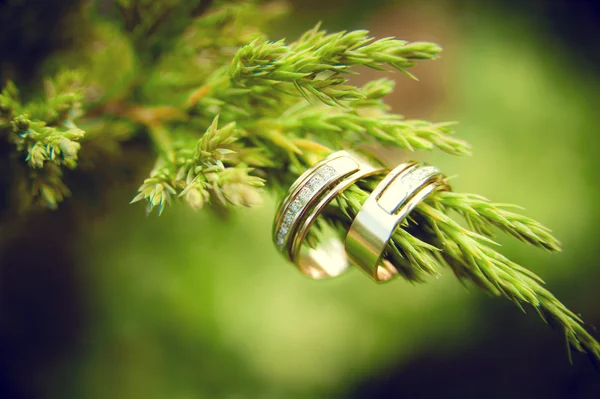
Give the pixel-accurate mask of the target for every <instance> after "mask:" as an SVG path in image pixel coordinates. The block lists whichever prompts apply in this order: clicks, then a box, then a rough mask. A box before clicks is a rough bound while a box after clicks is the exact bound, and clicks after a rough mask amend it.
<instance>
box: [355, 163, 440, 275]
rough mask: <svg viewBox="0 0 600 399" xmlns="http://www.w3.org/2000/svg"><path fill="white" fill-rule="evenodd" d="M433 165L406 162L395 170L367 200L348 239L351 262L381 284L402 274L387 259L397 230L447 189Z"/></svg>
mask: <svg viewBox="0 0 600 399" xmlns="http://www.w3.org/2000/svg"><path fill="white" fill-rule="evenodd" d="M443 185H444V183H443V181H442V178H441V173H440V171H439V170H438V169H437V168H435V167H433V166H425V165H423V164H416V163H404V164H401V165H399V166H398V167H396V168H395V169H394V170H392V171H391V172H390V173H389V174H388V175H387V176H386V177H385V178H384V179H383V180H382V181H381V182H380V183H379V184H378V185H377V187H376V188H375V190H373V192H372V193H371V195H369V197H368V198H367V200H366V201H365V203H364V204H363V206H362V207H361V209H360V211H359V212H358V214H357V215H356V218H355V219H354V221H353V222H352V225H351V226H350V229H349V230H348V235H347V236H346V253H347V256H348V258H349V260H350V261H351V262H352V263H353V264H355V265H356V266H358V267H360V268H361V269H362V270H363V271H365V272H366V273H367V274H368V275H369V277H371V278H372V279H373V280H375V281H377V282H384V281H388V280H390V279H392V278H393V277H394V276H395V275H396V274H397V273H398V272H397V270H396V268H395V267H394V266H393V265H392V264H391V263H390V262H389V261H388V260H386V259H385V258H384V250H385V248H386V246H387V244H388V242H389V241H390V239H391V237H392V235H393V234H394V231H395V230H396V228H397V227H398V226H399V225H400V223H402V221H403V220H404V219H405V218H406V217H407V216H408V215H409V213H410V212H411V211H412V210H413V209H414V208H415V207H416V206H417V205H418V204H419V203H420V202H421V201H423V200H424V199H425V197H427V196H428V195H429V194H431V193H432V192H433V191H434V190H436V189H438V188H439V187H441V186H443Z"/></svg>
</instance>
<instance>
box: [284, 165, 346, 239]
mask: <svg viewBox="0 0 600 399" xmlns="http://www.w3.org/2000/svg"><path fill="white" fill-rule="evenodd" d="M335 175H336V170H335V168H333V167H332V166H330V165H325V166H322V167H321V168H319V170H318V171H317V172H316V173H315V174H314V175H313V176H312V177H311V178H310V179H308V181H307V182H306V183H305V184H304V186H303V187H302V188H301V189H300V190H299V191H298V193H297V194H296V195H295V196H294V198H293V199H292V201H290V203H289V204H288V206H287V207H286V209H285V210H284V212H283V213H282V219H283V221H282V223H281V226H280V227H279V231H277V247H278V248H279V249H280V250H283V244H284V243H285V242H286V241H287V239H288V235H289V232H290V230H291V228H292V226H293V225H294V224H295V223H296V222H297V219H298V215H299V214H300V212H301V211H302V209H303V208H304V206H305V205H306V204H307V203H308V201H309V200H310V199H311V198H312V197H313V196H314V194H315V193H316V192H317V191H319V190H321V189H322V188H323V187H324V186H325V185H327V184H329V182H330V181H331V180H332V178H333V177H334V176H335Z"/></svg>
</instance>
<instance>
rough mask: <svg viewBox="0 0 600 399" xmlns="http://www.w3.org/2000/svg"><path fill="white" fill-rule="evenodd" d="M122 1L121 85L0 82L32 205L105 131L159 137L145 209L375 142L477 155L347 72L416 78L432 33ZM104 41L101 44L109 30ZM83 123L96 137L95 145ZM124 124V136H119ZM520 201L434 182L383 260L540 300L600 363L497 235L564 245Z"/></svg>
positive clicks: (246, 201)
mask: <svg viewBox="0 0 600 399" xmlns="http://www.w3.org/2000/svg"><path fill="white" fill-rule="evenodd" d="M118 3H119V7H120V10H121V12H122V15H123V19H124V22H123V26H124V28H125V29H124V32H122V36H121V37H118V38H112V37H111V39H110V40H121V41H123V43H122V44H123V45H121V46H114V47H113V48H115V49H118V50H119V51H131V52H132V53H131V54H129V53H127V54H126V55H125V56H119V57H114V58H113V59H111V61H112V62H114V63H118V62H119V61H123V62H124V63H125V65H124V66H122V67H117V66H115V67H114V68H111V70H114V73H119V74H122V76H117V77H114V76H111V77H110V79H108V78H107V80H110V82H113V83H114V82H119V83H118V84H121V85H122V86H124V87H119V88H115V87H104V86H103V84H104V83H105V82H104V81H102V78H101V77H102V76H105V75H103V74H101V73H76V72H63V73H59V74H58V75H57V76H56V78H55V79H54V80H51V81H48V82H47V83H46V86H45V91H46V96H45V97H44V98H40V99H38V100H36V101H33V102H28V103H22V102H21V100H20V98H19V92H18V90H17V87H16V85H14V84H13V83H11V82H8V83H7V84H6V85H5V87H4V89H3V91H2V92H1V93H0V139H2V140H5V141H7V142H8V143H9V144H10V145H11V146H12V149H13V152H14V154H15V155H16V157H15V159H18V162H19V163H18V165H19V167H20V168H24V169H25V170H27V172H28V173H27V175H28V180H26V183H27V189H26V190H22V187H20V192H22V193H23V192H24V193H26V194H24V197H22V198H21V199H22V201H23V202H24V203H34V202H39V203H41V204H43V205H45V206H46V207H49V208H55V207H56V206H57V204H58V203H59V202H60V201H61V200H63V198H65V197H66V196H67V195H69V190H68V188H67V187H66V185H65V184H64V181H63V172H64V169H70V168H75V167H77V163H78V160H79V149H80V147H81V146H83V147H84V148H85V147H86V146H92V145H93V142H94V140H101V139H102V137H104V138H105V139H106V140H109V139H110V140H112V139H114V140H115V142H114V146H117V147H118V146H120V143H121V142H122V141H125V140H127V139H128V138H130V137H133V136H135V135H140V136H142V137H145V138H146V139H147V140H148V141H149V142H151V143H152V144H153V145H154V149H155V151H156V162H155V164H154V167H153V168H152V170H151V171H150V175H149V177H148V178H147V179H146V180H145V181H144V182H143V184H142V185H141V187H140V188H139V193H138V195H137V196H136V197H135V198H134V199H133V201H132V202H137V201H146V203H147V207H148V208H147V209H148V211H151V210H153V209H157V210H158V213H159V214H160V213H162V212H163V211H164V210H165V209H166V206H167V205H168V204H169V203H171V202H172V201H173V200H175V199H179V198H181V199H182V200H183V201H185V202H186V203H187V204H188V205H190V206H191V207H192V208H194V209H199V208H201V207H203V206H204V205H205V204H207V203H211V204H215V205H219V206H241V205H243V206H249V205H253V204H255V203H257V202H258V201H259V199H260V190H261V189H262V188H263V187H264V188H265V189H267V190H270V191H273V192H276V193H278V194H282V193H283V192H285V190H286V189H287V187H289V185H290V184H291V183H292V182H293V181H294V180H295V179H296V178H297V177H298V176H299V175H300V174H301V173H302V172H303V171H304V170H306V168H308V167H309V166H311V165H312V164H314V163H315V162H317V161H318V160H319V159H322V158H323V157H325V156H327V155H328V154H329V153H330V152H331V151H332V150H331V149H332V148H336V149H341V148H347V147H354V146H358V145H363V144H377V143H378V144H382V145H385V146H389V145H393V146H396V147H398V148H402V149H406V150H410V151H419V150H435V149H439V150H442V151H444V152H447V153H449V154H452V155H467V154H469V153H470V147H469V145H468V143H466V142H465V141H463V140H460V139H458V138H456V137H454V135H453V133H454V131H453V128H452V126H453V124H452V123H449V122H428V121H420V120H407V119H404V118H402V117H401V116H400V115H396V114H394V113H392V112H390V109H389V107H388V106H387V105H386V104H385V102H384V98H385V96H386V95H388V94H390V93H391V92H392V91H393V88H394V84H393V81H391V80H389V79H386V78H384V79H379V80H374V81H372V82H369V83H367V84H366V85H364V86H362V87H356V86H353V85H351V84H349V82H348V76H349V75H350V74H353V73H357V72H356V67H368V68H372V69H376V70H382V71H400V72H402V73H404V74H406V75H408V76H410V77H412V78H414V76H413V75H412V74H411V73H410V72H409V71H408V70H409V69H410V68H411V67H413V66H414V65H415V64H416V63H417V62H419V61H423V60H432V59H435V58H437V57H438V55H439V53H440V51H441V49H440V47H439V46H438V45H436V44H433V43H425V42H414V43H409V42H406V41H403V40H398V39H395V38H384V39H374V38H372V37H370V36H369V35H368V32H367V31H364V30H359V31H352V32H338V33H332V34H328V33H326V32H325V31H324V30H322V29H321V28H320V26H319V25H317V26H315V27H314V28H313V29H311V30H309V31H308V32H306V33H305V34H304V35H302V36H301V37H300V38H299V39H298V40H296V41H294V42H291V43H289V44H286V42H285V41H283V40H280V41H269V40H267V39H266V35H265V34H264V33H263V32H264V30H263V28H264V25H265V24H266V23H268V21H269V20H270V19H272V18H274V17H276V16H279V15H280V14H282V12H283V11H285V9H286V7H285V6H284V5H281V4H280V3H271V4H267V5H262V4H257V3H254V2H243V3H235V2H233V3H229V2H215V3H214V4H213V5H212V6H210V7H209V8H208V9H205V8H206V4H208V3H204V2H190V3H189V4H188V5H187V6H189V7H190V8H189V10H188V9H186V10H187V11H189V12H179V13H178V12H177V8H178V7H179V6H180V5H181V4H180V3H181V2H178V1H177V0H155V1H146V0H143V1H131V0H119V2H118ZM173 15H177V16H178V17H177V19H173V18H170V16H173ZM190 16H191V17H190ZM185 18H187V19H185ZM175 20H176V21H178V22H177V24H175V25H177V27H176V28H177V29H175V28H174V25H173V23H172V21H175ZM182 21H183V22H182ZM184 22H185V23H184ZM146 37H149V38H150V39H151V40H150V39H149V40H148V41H146V40H145V38H146ZM140 39H144V40H140ZM97 40H98V41H99V42H98V43H99V45H102V40H106V37H99V38H97ZM148 43H149V44H148ZM161 44H162V45H161ZM84 51H91V50H90V49H88V48H85V49H81V52H82V53H83V52H84ZM79 58H81V59H90V58H89V57H87V58H86V57H83V56H82V57H79ZM149 59H151V60H153V62H151V63H150V62H147V61H148V60H149ZM132 60H137V62H133V61H132ZM92 64H93V63H92ZM92 64H87V65H84V67H86V68H93V65H92ZM131 65H136V68H138V69H136V70H134V71H132V70H131ZM96 72H97V71H96ZM132 75H135V76H136V78H135V79H132V78H131V76H132ZM98 79H100V80H98ZM122 82H127V84H126V85H123V84H122ZM99 88H100V89H101V90H100V92H101V93H104V94H102V95H99V94H98V90H99ZM95 91H96V92H95ZM75 122H77V123H78V124H79V125H81V126H83V129H79V128H78V125H76V124H75ZM86 126H87V127H88V128H89V129H91V131H92V132H94V133H93V134H92V136H91V138H89V141H86V138H88V136H87V135H86V134H84V130H86ZM119 127H121V128H123V127H125V128H123V129H125V130H126V132H125V133H124V134H119V133H115V132H113V131H112V129H115V128H117V129H118V128H119ZM89 129H88V130H89ZM103 129H104V130H103ZM109 130H111V131H109ZM373 184H375V183H374V182H369V183H365V184H363V185H361V186H360V187H359V186H352V187H350V188H349V189H348V190H346V191H345V192H344V193H343V195H340V196H338V197H337V199H336V201H335V204H333V206H331V207H329V208H328V209H327V212H326V214H325V215H324V216H323V217H322V218H321V219H320V220H319V223H318V224H319V225H324V224H328V225H331V226H334V227H335V228H338V229H340V230H341V231H346V230H347V227H348V225H349V223H350V222H351V220H352V218H353V217H354V216H355V215H356V213H357V212H358V210H359V209H360V207H361V204H362V203H363V202H364V201H365V199H366V198H367V196H368V194H369V192H370V190H372V189H373ZM21 185H22V181H20V186H21ZM515 209H516V208H515V207H514V206H512V205H506V204H497V203H493V202H491V201H489V200H487V199H486V198H483V197H481V196H479V195H475V194H465V193H455V192H442V191H440V192H435V193H433V194H432V195H431V196H430V197H428V199H427V200H426V201H425V202H423V203H422V204H420V205H419V206H418V207H417V209H416V210H415V211H414V212H413V214H412V215H411V217H410V218H409V219H408V220H406V221H405V223H404V224H403V225H402V226H401V228H399V229H397V231H396V232H395V233H394V235H393V238H392V240H391V242H390V244H389V246H388V248H387V249H386V256H387V257H388V259H389V260H391V261H392V263H393V264H394V265H395V266H396V268H397V269H398V272H399V274H400V275H401V276H402V277H404V278H406V279H408V280H410V281H415V282H423V281H426V280H427V277H430V276H434V277H435V276H438V275H439V273H440V269H441V268H442V267H448V268H450V269H451V270H453V272H454V273H455V275H456V276H457V277H458V278H459V279H460V280H461V281H469V282H472V283H474V284H476V285H477V286H479V287H481V288H482V289H483V290H485V291H487V292H489V293H491V294H493V295H501V296H504V297H506V298H508V299H510V300H511V301H513V302H514V303H515V304H517V305H518V306H519V307H521V308H522V304H530V305H532V306H533V307H534V308H535V309H536V311H537V312H538V313H539V314H540V316H542V318H544V320H546V321H547V322H549V323H551V324H554V325H557V326H558V327H560V328H561V329H562V330H563V331H564V334H565V337H566V339H567V341H568V342H569V344H570V345H571V346H572V347H574V348H575V349H577V350H579V351H581V352H587V353H589V354H590V356H591V357H592V358H594V359H596V360H598V359H600V346H599V344H598V343H597V342H596V341H595V340H594V338H593V337H592V336H591V335H590V334H589V333H587V332H586V331H585V329H584V328H583V326H582V321H581V319H580V318H579V317H578V316H576V315H575V314H574V313H572V312H571V311H569V310H568V309H567V308H566V307H565V306H564V305H563V304H562V303H561V302H559V301H558V300H557V299H556V298H555V297H554V296H553V295H552V294H551V293H550V292H549V291H548V290H546V289H545V288H543V286H542V282H541V280H540V279H539V278H538V277H537V276H535V275H534V274H533V273H531V272H530V271H528V270H527V269H525V268H524V267H522V266H520V265H518V264H516V263H514V262H512V261H510V260H509V259H507V258H506V257H504V256H503V255H501V254H500V253H499V252H497V251H496V249H495V247H496V243H495V242H494V241H493V239H492V238H493V236H494V230H499V231H501V232H504V233H507V234H509V235H511V236H513V237H515V238H517V239H518V240H521V241H523V242H526V243H528V244H531V245H533V246H536V247H539V248H543V249H545V250H548V251H551V252H557V251H560V248H561V246H560V243H559V242H558V241H557V239H556V238H554V236H553V235H552V233H551V231H550V230H549V229H548V228H546V227H544V226H542V225H541V224H540V223H538V222H536V221H535V220H533V219H530V218H528V217H526V216H523V215H521V214H519V213H517V212H515ZM453 213H454V214H455V215H458V216H460V217H462V218H463V219H464V221H465V223H464V225H465V227H463V224H461V223H459V222H458V221H456V220H455V219H454V218H452V217H451V216H450V215H451V214H453ZM313 230H318V229H313ZM311 234H313V235H311V236H309V237H308V241H309V242H314V238H315V236H314V234H318V231H316V232H312V231H311Z"/></svg>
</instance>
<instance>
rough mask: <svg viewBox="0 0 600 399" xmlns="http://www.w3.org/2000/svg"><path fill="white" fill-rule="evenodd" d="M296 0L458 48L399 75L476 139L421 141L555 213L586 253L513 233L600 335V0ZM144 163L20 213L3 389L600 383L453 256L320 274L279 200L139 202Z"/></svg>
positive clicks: (350, 389)
mask: <svg viewBox="0 0 600 399" xmlns="http://www.w3.org/2000/svg"><path fill="white" fill-rule="evenodd" d="M8 3H11V2H0V4H1V5H0V7H8ZM31 3H35V2H31ZM31 3H30V6H32V7H35V5H31ZM48 3H53V2H48ZM54 3H55V6H56V9H57V10H60V9H63V11H64V10H67V9H68V8H69V7H70V4H69V2H62V1H56V2H54ZM24 7H25V6H24ZM38 7H41V6H39V5H38ZM292 7H293V12H292V17H291V18H289V19H288V20H286V23H283V24H280V25H278V27H277V28H275V30H274V32H272V33H271V38H278V37H280V36H281V37H290V38H294V37H296V36H297V35H298V34H299V33H300V32H302V31H304V30H306V29H308V28H310V27H312V26H313V25H314V23H315V22H316V21H318V20H322V21H323V25H324V27H326V28H327V29H329V30H331V31H332V30H336V29H356V28H367V29H369V30H371V32H372V34H373V35H374V36H377V37H383V36H397V37H400V38H403V39H407V40H429V41H435V42H438V43H440V44H441V45H442V46H443V47H444V49H445V51H444V55H443V58H442V59H441V60H439V61H436V62H431V63H424V64H421V65H419V66H418V67H417V68H415V70H414V71H413V72H414V73H415V74H416V75H417V76H418V77H419V78H420V80H421V81H420V82H412V81H409V80H408V79H407V78H406V77H405V76H400V75H394V77H395V78H397V83H398V84H397V89H396V93H395V94H393V95H392V96H390V99H389V102H390V104H392V106H393V109H394V111H395V112H398V113H401V114H404V115H406V116H408V117H411V118H423V119H429V120H457V121H460V125H459V127H458V129H457V130H458V132H459V135H460V137H462V138H464V139H466V140H468V141H469V142H471V143H472V145H473V152H474V155H473V156H472V157H469V158H461V159H459V158H453V157H450V156H447V155H444V154H440V153H437V152H436V153H426V154H417V155H416V156H418V157H421V158H424V159H426V160H427V161H429V162H431V163H433V164H436V165H438V166H440V167H441V168H442V169H443V170H444V171H445V173H446V174H448V175H457V178H456V179H455V180H454V183H453V186H454V188H455V190H460V191H467V192H475V193H479V194H483V195H485V196H488V197H489V198H491V199H493V200H494V201H498V202H510V203H517V204H520V205H523V206H524V207H525V208H526V211H525V213H526V214H527V215H528V216H531V217H534V218H536V219H538V220H540V221H541V222H542V223H544V224H546V225H548V226H549V227H551V228H552V229H553V230H554V231H555V233H556V235H557V236H558V237H559V239H561V240H562V241H563V243H564V253H562V254H558V255H549V254H546V253H542V252H540V251H537V250H535V249H532V248H529V247H526V246H525V245H523V244H520V243H516V242H514V240H508V239H504V237H500V238H499V239H500V241H501V242H502V243H503V245H504V249H503V251H504V253H505V254H506V255H507V256H508V257H509V258H511V259H514V260H515V261H517V262H519V263H521V264H523V265H525V266H526V267H528V268H530V269H532V270H533V271H535V272H536V273H538V274H539V275H541V276H542V278H543V279H544V280H545V281H546V282H547V285H548V288H549V289H550V290H551V291H552V292H554V293H555V294H556V295H557V296H558V298H559V299H561V300H563V301H564V302H565V304H566V305H567V306H568V307H569V308H571V309H572V310H573V311H575V312H577V313H582V314H583V317H584V320H585V321H586V322H587V324H588V328H590V329H591V330H592V332H593V333H594V335H595V336H596V337H600V334H599V333H598V332H594V331H596V330H595V328H594V326H595V325H600V294H599V293H598V280H599V278H600V267H599V266H598V264H597V262H598V259H599V255H600V249H599V248H600V247H599V244H598V237H599V235H598V234H597V229H598V226H599V225H600V211H599V209H598V195H599V194H600V185H599V184H598V182H597V179H598V177H597V172H598V171H599V170H600V157H599V156H598V150H600V145H599V144H600V139H599V138H598V137H599V136H598V127H599V126H600V113H599V112H598V111H599V110H598V107H599V102H598V98H597V95H598V92H599V89H600V74H599V69H598V67H599V58H598V53H597V50H598V41H597V40H596V37H599V33H600V28H599V26H600V21H599V20H598V16H599V15H600V13H599V11H598V7H597V6H596V5H594V3H593V2H574V1H571V2H569V1H554V2H552V1H551V2H544V1H524V2H516V1H515V2H512V1H506V2H493V1H479V2H475V1H473V2H469V1H446V2H442V1H432V2H416V1H414V2H410V1H407V2H400V1H395V2H383V1H376V2H361V1H358V0H354V1H347V2H344V1H314V0H311V1H300V0H298V1H296V2H294V3H292ZM49 9H53V8H52V7H50V8H49ZM6 10H7V9H4V10H3V11H6ZM100 11H102V8H100ZM64 12H65V13H67V12H68V10H67V11H64ZM0 15H2V18H0V19H2V20H4V21H5V22H6V18H7V17H6V15H7V14H6V13H5V14H2V11H0ZM22 15H26V14H22ZM57 15H60V13H59V12H57ZM56 18H58V16H56ZM44 20H45V19H44V18H41V19H40V21H44ZM34 22H35V19H34V20H33V21H32V23H34ZM36 26H37V27H38V28H39V29H42V27H41V26H40V25H35V24H34V25H33V26H32V28H31V29H33V30H35V29H37V28H36ZM5 29H8V27H7V25H5ZM43 29H47V32H46V33H44V36H46V37H53V36H52V35H55V36H56V38H58V39H57V40H58V41H61V40H62V39H61V38H60V34H59V33H56V32H55V31H53V30H52V29H60V25H56V26H47V27H46V26H43ZM48 32H50V33H48ZM51 32H55V33H51ZM31 35H33V36H35V34H33V33H32V34H30V36H31ZM3 37H4V39H3V41H2V42H1V44H2V58H3V60H2V61H7V60H11V59H18V60H27V59H31V57H34V56H36V55H37V56H39V57H43V53H44V52H46V51H47V52H50V51H51V50H50V49H45V48H43V47H40V48H36V47H35V46H33V48H34V50H31V51H29V52H26V51H17V50H15V48H17V47H18V45H21V46H26V45H28V44H27V43H25V44H24V42H18V41H17V42H14V41H13V42H12V43H11V42H9V40H8V38H10V36H6V35H4V36H3ZM34 39H35V37H34ZM38 39H39V38H38ZM31 42H32V43H35V42H36V41H35V40H33V39H32V40H31ZM61 45H65V43H63V42H61ZM15 46H17V47H15ZM28 48H32V47H31V46H30V47H28ZM7 49H11V50H10V51H8V50H7ZM11 57H12V58H11ZM0 65H1V64H0ZM375 76H376V74H374V73H373V72H370V71H364V74H361V75H360V76H358V77H356V80H355V81H356V82H357V83H359V82H364V81H366V80H369V79H372V78H374V77H375ZM377 76H378V75H377ZM135 151H140V150H139V149H137V150H135ZM148 167H149V166H148ZM126 173H128V172H126ZM144 173H147V170H142V171H141V174H140V173H138V172H136V171H131V172H130V174H131V176H130V178H129V179H125V180H124V181H120V182H118V183H116V184H111V185H110V189H107V190H106V192H102V193H97V192H89V190H88V191H86V186H85V184H82V185H81V187H82V188H79V189H78V190H77V189H75V190H74V197H73V199H72V200H69V201H68V202H67V203H65V204H63V206H61V208H60V209H59V210H58V211H56V212H46V213H42V214H36V215H35V216H34V217H32V218H30V219H29V220H27V221H25V222H21V223H17V224H11V225H9V226H6V225H5V226H2V227H3V229H4V231H3V234H2V237H3V242H2V248H1V249H0V312H1V313H0V350H1V352H0V373H1V375H0V384H1V386H0V397H2V398H132V399H135V398H145V399H154V398H157V399H158V398H169V399H179V398H181V399H188V398H232V399H233V398H265V399H266V398H379V397H381V398H396V397H398V398H400V397H402V398H413V397H427V398H428V397H431V398H434V397H435V398H437V397H452V398H454V397H456V398H482V397H486V398H506V397H510V398H600V374H599V373H598V372H597V371H596V370H595V369H594V368H593V366H592V365H591V363H590V362H589V361H588V360H587V359H586V358H585V356H582V355H580V354H574V359H573V365H570V364H569V362H568V358H567V354H566V350H565V344H564V342H563V337H562V336H560V334H558V333H556V332H553V331H551V330H550V329H549V328H548V327H547V326H546V325H544V324H543V323H542V322H541V321H540V320H539V319H538V317H537V315H535V312H533V311H531V312H529V313H528V314H523V313H521V312H520V311H519V310H518V309H517V308H516V307H514V305H512V304H511V303H509V302H508V301H506V300H502V299H497V298H489V297H487V296H486V295H484V294H482V293H480V292H479V291H478V289H476V288H470V287H468V289H465V287H463V286H462V285H461V284H460V283H459V282H458V281H457V280H456V279H455V278H454V276H453V275H452V274H451V272H450V271H449V270H444V271H443V272H444V275H443V277H442V278H441V279H439V280H431V281H428V282H427V283H426V284H422V285H412V284H409V283H406V282H404V281H396V282H394V283H391V284H387V285H383V286H377V285H375V284H373V283H371V282H370V281H369V280H368V279H366V278H364V276H363V275H362V274H360V273H358V272H355V273H350V274H349V275H347V276H345V277H344V278H340V279H334V280H332V281H322V282H315V281H311V280H309V279H306V278H304V277H303V276H302V275H301V274H300V273H298V272H297V271H296V270H294V268H293V267H291V266H290V265H289V264H287V263H286V262H285V261H284V260H283V259H282V258H281V257H280V256H279V255H278V254H277V253H276V251H275V248H274V246H273V245H272V243H271V236H270V228H271V226H270V223H271V219H272V215H273V213H274V207H275V202H276V199H274V198H267V200H266V201H265V204H264V205H262V206H261V207H260V208H257V209H250V210H241V211H236V212H234V213H233V214H231V215H228V216H222V215H221V216H220V215H217V214H215V213H210V212H197V213H195V212H193V211H191V210H189V209H188V208H187V207H184V206H182V205H175V206H173V207H171V208H170V209H168V210H167V211H166V212H165V214H164V215H163V216H161V217H158V216H156V215H151V216H149V217H148V216H146V215H145V212H144V210H143V209H142V207H141V206H137V205H128V203H129V201H130V199H131V198H132V197H133V196H134V195H135V192H136V190H137V187H138V185H139V183H140V182H141V181H142V179H143V175H144ZM103 178H104V179H105V180H107V181H110V180H111V178H110V176H104V177H103ZM100 195H101V196H102V198H103V200H102V201H100V202H99V201H97V199H96V198H95V197H96V196H100ZM7 228H10V229H11V231H7V230H6V229H7Z"/></svg>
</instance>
